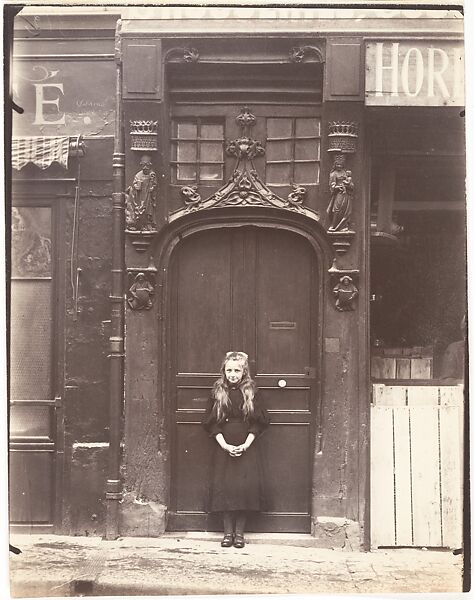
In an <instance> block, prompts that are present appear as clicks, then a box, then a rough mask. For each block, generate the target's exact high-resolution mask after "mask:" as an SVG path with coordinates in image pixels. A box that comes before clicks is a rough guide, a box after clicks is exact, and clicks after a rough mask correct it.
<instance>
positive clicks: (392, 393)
mask: <svg viewBox="0 0 474 600" xmlns="http://www.w3.org/2000/svg"><path fill="white" fill-rule="evenodd" d="M406 389H407V388H406V386H399V385H385V384H383V383H378V384H374V393H373V403H374V404H376V405H382V406H405V405H406Z"/></svg>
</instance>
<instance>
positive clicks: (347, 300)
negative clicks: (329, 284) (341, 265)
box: [333, 275, 359, 312]
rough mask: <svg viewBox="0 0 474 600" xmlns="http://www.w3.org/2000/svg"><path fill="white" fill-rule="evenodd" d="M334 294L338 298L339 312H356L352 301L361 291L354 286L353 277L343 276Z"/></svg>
mask: <svg viewBox="0 0 474 600" xmlns="http://www.w3.org/2000/svg"><path fill="white" fill-rule="evenodd" d="M333 293H334V296H335V297H336V309H337V310H339V311H341V312H344V311H348V310H354V306H353V305H352V301H353V300H354V298H355V297H356V296H357V295H358V294H359V290H358V289H357V288H356V286H355V285H354V282H353V281H352V277H349V275H343V276H342V277H341V278H340V279H339V283H338V284H337V285H336V286H335V287H334V289H333Z"/></svg>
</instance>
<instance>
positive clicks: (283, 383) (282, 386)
mask: <svg viewBox="0 0 474 600" xmlns="http://www.w3.org/2000/svg"><path fill="white" fill-rule="evenodd" d="M278 386H279V387H281V388H284V387H286V381H285V380H284V379H280V380H279V381H278Z"/></svg>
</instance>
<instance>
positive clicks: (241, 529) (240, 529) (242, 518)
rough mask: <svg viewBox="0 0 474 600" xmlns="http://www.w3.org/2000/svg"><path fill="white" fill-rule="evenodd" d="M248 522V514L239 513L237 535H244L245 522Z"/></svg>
mask: <svg viewBox="0 0 474 600" xmlns="http://www.w3.org/2000/svg"><path fill="white" fill-rule="evenodd" d="M246 521H247V513H246V512H245V511H243V510H241V511H239V512H238V513H237V516H236V520H235V533H237V534H239V535H244V530H245V522H246Z"/></svg>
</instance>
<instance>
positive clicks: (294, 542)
mask: <svg viewBox="0 0 474 600" xmlns="http://www.w3.org/2000/svg"><path fill="white" fill-rule="evenodd" d="M222 535H223V534H222V533H221V532H216V531H167V532H165V533H164V534H163V535H162V536H160V537H162V538H165V539H166V538H167V539H176V540H195V541H203V542H204V541H208V542H220V541H221V539H222ZM245 539H246V540H247V541H248V542H249V543H251V544H275V545H281V546H300V547H303V548H313V547H314V548H315V547H318V545H319V546H320V545H321V542H320V541H319V542H318V540H317V538H315V537H313V536H312V535H311V534H309V533H256V532H249V533H246V534H245Z"/></svg>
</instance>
